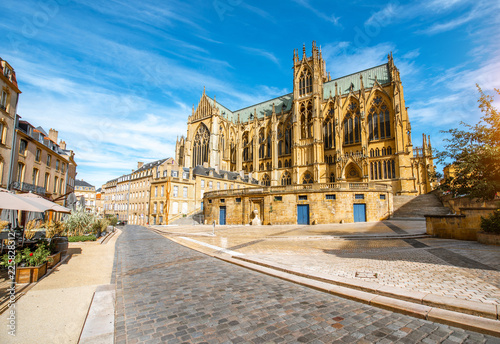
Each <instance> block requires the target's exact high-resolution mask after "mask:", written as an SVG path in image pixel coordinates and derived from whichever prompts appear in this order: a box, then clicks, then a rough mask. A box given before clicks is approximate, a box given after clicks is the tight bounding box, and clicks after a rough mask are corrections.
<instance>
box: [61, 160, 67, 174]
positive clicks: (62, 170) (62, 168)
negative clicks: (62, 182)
mask: <svg viewBox="0 0 500 344" xmlns="http://www.w3.org/2000/svg"><path fill="white" fill-rule="evenodd" d="M61 172H62V173H64V172H66V164H65V163H64V162H63V163H62V165H61Z"/></svg>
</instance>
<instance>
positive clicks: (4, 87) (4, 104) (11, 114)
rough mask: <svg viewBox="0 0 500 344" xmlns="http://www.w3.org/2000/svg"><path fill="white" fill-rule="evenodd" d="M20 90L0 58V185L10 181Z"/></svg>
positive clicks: (14, 78)
mask: <svg viewBox="0 0 500 344" xmlns="http://www.w3.org/2000/svg"><path fill="white" fill-rule="evenodd" d="M20 94H21V91H20V90H19V88H18V86H17V80H16V73H15V71H14V68H12V66H11V65H10V64H9V63H8V62H7V61H5V60H2V59H1V58H0V186H1V187H3V188H8V187H9V184H10V182H12V179H9V177H10V178H12V173H13V172H12V169H11V161H12V159H13V158H15V156H14V155H13V154H12V153H13V151H12V146H13V145H14V142H13V138H14V132H15V128H16V115H17V112H16V109H17V103H18V101H19V95H20Z"/></svg>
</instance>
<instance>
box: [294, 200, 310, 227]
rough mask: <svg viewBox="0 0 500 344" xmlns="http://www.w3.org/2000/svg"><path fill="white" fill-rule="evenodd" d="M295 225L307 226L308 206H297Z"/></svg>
mask: <svg viewBox="0 0 500 344" xmlns="http://www.w3.org/2000/svg"><path fill="white" fill-rule="evenodd" d="M297 223H298V224H299V225H308V224H309V204H297Z"/></svg>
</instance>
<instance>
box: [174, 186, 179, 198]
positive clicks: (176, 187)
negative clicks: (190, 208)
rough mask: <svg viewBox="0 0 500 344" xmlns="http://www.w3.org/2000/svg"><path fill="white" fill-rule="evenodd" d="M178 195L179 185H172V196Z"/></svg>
mask: <svg viewBox="0 0 500 344" xmlns="http://www.w3.org/2000/svg"><path fill="white" fill-rule="evenodd" d="M177 196H179V187H178V186H177V185H174V197H177Z"/></svg>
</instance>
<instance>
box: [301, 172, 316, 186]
mask: <svg viewBox="0 0 500 344" xmlns="http://www.w3.org/2000/svg"><path fill="white" fill-rule="evenodd" d="M312 183H314V179H313V177H312V175H311V173H310V172H306V173H304V176H303V177H302V184H312Z"/></svg>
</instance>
